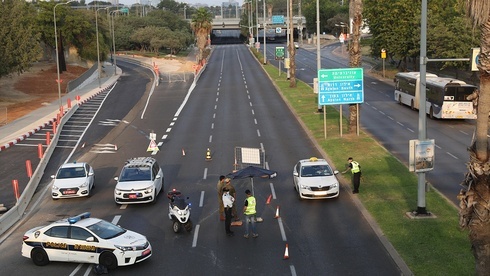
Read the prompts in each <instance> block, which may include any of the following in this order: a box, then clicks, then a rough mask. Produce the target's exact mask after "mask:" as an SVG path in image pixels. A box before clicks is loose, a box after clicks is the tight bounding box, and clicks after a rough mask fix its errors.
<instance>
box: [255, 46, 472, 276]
mask: <svg viewBox="0 0 490 276" xmlns="http://www.w3.org/2000/svg"><path fill="white" fill-rule="evenodd" d="M253 51H254V50H253ZM255 55H256V57H258V58H259V60H262V59H261V55H260V53H255ZM262 66H263V67H264V69H265V71H266V72H267V73H268V75H269V77H270V79H271V80H272V81H273V82H274V83H275V85H276V87H277V88H278V90H279V92H280V93H281V94H282V95H283V97H284V98H285V99H286V100H287V102H288V103H289V105H290V106H291V107H292V109H293V111H294V112H295V113H296V116H297V117H298V118H299V119H300V120H301V121H302V122H303V123H304V125H305V126H306V127H307V129H308V130H309V131H310V134H311V135H312V136H313V137H314V139H315V140H316V142H317V143H318V144H319V145H320V146H321V147H322V148H323V150H324V151H325V152H326V153H327V154H328V158H329V159H330V160H332V162H333V165H334V167H336V168H337V169H339V170H340V171H342V170H344V168H345V166H346V165H347V164H346V163H347V157H348V156H350V155H352V156H353V157H354V159H355V160H356V161H358V162H359V163H360V164H361V166H362V171H363V176H362V180H361V187H360V191H361V192H360V194H358V195H356V196H358V197H359V199H360V200H361V202H362V204H363V205H364V206H365V207H366V209H367V210H368V211H369V213H370V214H371V216H372V217H373V218H374V219H375V220H376V222H377V223H378V225H379V226H380V228H381V229H382V231H383V233H384V235H385V236H386V237H387V238H388V240H389V241H390V242H391V244H392V245H393V246H394V247H395V249H396V250H397V251H398V253H399V254H400V255H401V257H402V258H403V259H404V261H405V262H406V263H407V265H408V266H409V268H410V269H411V271H412V272H413V273H414V275H431V276H432V275H474V271H475V270H474V269H475V261H474V258H473V255H472V253H471V249H470V246H471V245H470V242H469V238H468V233H467V232H465V231H462V230H460V228H459V224H458V220H459V218H458V210H457V208H455V207H454V205H452V204H451V203H449V202H448V201H447V200H446V199H445V198H444V197H443V196H441V195H440V194H439V193H438V192H437V191H435V190H433V189H431V190H429V191H428V192H427V193H426V206H427V210H428V211H430V212H431V213H433V214H434V215H435V216H437V218H436V219H409V218H408V217H406V216H405V214H406V212H410V211H413V210H415V209H416V207H417V176H416V174H414V173H411V172H409V171H408V168H407V167H406V166H405V165H404V164H403V163H402V162H400V161H399V160H398V159H397V158H395V157H394V156H393V155H391V154H390V153H389V152H388V151H387V150H386V149H385V148H383V147H382V146H381V145H380V144H379V143H378V142H377V141H376V140H374V139H373V138H372V137H370V136H369V134H367V133H365V132H363V131H361V132H360V135H359V136H357V135H356V134H348V132H347V131H348V129H347V126H348V125H347V120H346V118H345V117H344V118H343V124H342V125H343V136H342V137H340V128H339V126H340V119H339V112H338V111H337V110H336V109H335V108H333V107H332V106H327V109H326V110H327V111H326V113H327V118H326V125H327V127H326V129H327V138H326V139H325V137H324V122H323V113H317V112H316V111H317V103H318V100H317V97H318V96H317V95H316V94H314V93H313V89H312V88H311V87H310V86H308V85H307V84H306V83H304V82H302V81H299V80H297V87H296V88H290V87H289V80H287V79H286V74H285V73H284V72H282V73H281V76H279V70H278V69H277V68H276V67H274V66H272V65H270V64H267V65H262ZM407 147H408V141H407ZM349 177H350V175H346V177H344V179H343V180H344V181H343V182H344V183H350V178H349ZM340 178H341V179H342V177H340ZM457 181H458V180H456V182H455V183H454V185H457V184H458V183H457ZM341 196H342V195H341ZM343 196H346V195H343Z"/></svg>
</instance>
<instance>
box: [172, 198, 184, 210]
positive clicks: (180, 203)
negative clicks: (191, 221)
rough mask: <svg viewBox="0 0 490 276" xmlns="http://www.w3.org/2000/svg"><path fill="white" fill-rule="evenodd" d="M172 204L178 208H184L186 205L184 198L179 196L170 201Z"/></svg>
mask: <svg viewBox="0 0 490 276" xmlns="http://www.w3.org/2000/svg"><path fill="white" fill-rule="evenodd" d="M172 206H175V207H177V208H179V209H180V210H184V209H185V207H187V203H186V202H185V199H183V198H180V197H175V198H174V201H173V202H172Z"/></svg>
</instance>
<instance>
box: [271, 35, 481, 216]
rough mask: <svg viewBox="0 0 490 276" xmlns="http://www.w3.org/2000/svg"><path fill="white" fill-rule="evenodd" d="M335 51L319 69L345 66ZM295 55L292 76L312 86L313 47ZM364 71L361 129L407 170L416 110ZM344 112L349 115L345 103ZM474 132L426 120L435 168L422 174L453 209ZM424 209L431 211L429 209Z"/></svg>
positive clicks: (459, 124)
mask: <svg viewBox="0 0 490 276" xmlns="http://www.w3.org/2000/svg"><path fill="white" fill-rule="evenodd" d="M274 47H275V45H274V46H273V47H270V49H269V48H268V49H267V56H268V60H270V61H271V63H273V64H276V66H277V61H275V60H274ZM338 47H339V44H338V43H335V44H331V45H328V46H326V47H323V48H322V49H321V65H322V69H333V68H346V67H348V66H349V65H348V60H347V59H346V58H345V57H343V56H341V55H340V56H339V55H338V54H334V53H333V51H339V49H338ZM296 54H297V56H296V66H297V71H296V77H297V78H298V79H300V80H302V81H304V82H306V83H309V84H311V85H312V82H313V78H314V77H316V76H317V65H316V64H317V55H316V49H314V48H313V47H312V46H310V48H306V49H305V48H300V49H298V50H296ZM363 67H364V73H365V74H364V93H365V102H364V103H363V104H361V105H360V106H361V108H360V118H361V119H360V120H361V128H362V129H363V130H365V131H366V132H368V133H369V134H370V135H372V136H373V137H374V138H375V139H376V140H377V141H378V142H379V143H380V144H381V145H383V146H384V147H385V148H386V149H387V150H388V151H390V152H391V153H392V154H393V155H394V156H396V157H397V158H398V159H399V160H401V161H402V162H403V163H404V164H406V165H407V166H408V156H409V152H408V150H409V140H412V139H418V129H419V128H418V111H414V110H411V109H410V107H406V106H400V105H398V103H397V102H396V101H395V100H394V96H393V93H394V83H393V82H392V81H391V80H386V79H385V80H381V79H380V78H378V77H374V75H371V74H369V72H370V70H371V65H370V64H369V63H363ZM337 107H338V106H337ZM343 112H344V114H343V115H344V116H348V106H347V105H344V108H343ZM474 130H475V121H474V120H437V119H434V120H431V119H429V118H428V117H427V138H428V139H434V140H435V143H436V152H435V166H434V170H433V171H431V172H428V173H426V179H427V181H428V182H429V183H430V184H431V185H432V186H433V187H435V188H436V189H437V190H438V191H439V192H441V193H442V194H443V195H444V196H445V197H446V198H447V199H448V200H449V201H451V202H452V203H453V204H455V205H457V204H458V203H459V202H458V200H457V198H456V196H457V194H458V193H459V191H460V189H461V187H460V185H459V184H460V183H461V181H462V180H463V177H464V174H465V173H466V172H467V169H466V162H467V161H468V160H469V154H468V152H467V150H466V148H467V147H468V146H469V145H470V144H471V138H472V135H473V132H474ZM414 185H416V183H414ZM415 207H416V206H414V207H413V208H415ZM427 210H428V211H430V206H427Z"/></svg>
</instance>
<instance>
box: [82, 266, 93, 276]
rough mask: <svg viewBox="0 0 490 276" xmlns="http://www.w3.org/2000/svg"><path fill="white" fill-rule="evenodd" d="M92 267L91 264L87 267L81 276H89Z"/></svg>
mask: <svg viewBox="0 0 490 276" xmlns="http://www.w3.org/2000/svg"><path fill="white" fill-rule="evenodd" d="M93 266H94V265H93V264H90V265H89V266H88V267H87V270H85V273H84V274H83V276H88V275H90V272H92V267H93Z"/></svg>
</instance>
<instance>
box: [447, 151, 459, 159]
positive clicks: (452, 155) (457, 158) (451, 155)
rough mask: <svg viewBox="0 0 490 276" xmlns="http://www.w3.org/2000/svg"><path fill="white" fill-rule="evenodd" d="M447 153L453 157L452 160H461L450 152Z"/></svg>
mask: <svg viewBox="0 0 490 276" xmlns="http://www.w3.org/2000/svg"><path fill="white" fill-rule="evenodd" d="M446 153H447V154H448V155H449V156H451V157H452V158H454V159H459V158H458V157H456V156H454V155H452V154H451V153H449V152H446Z"/></svg>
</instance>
